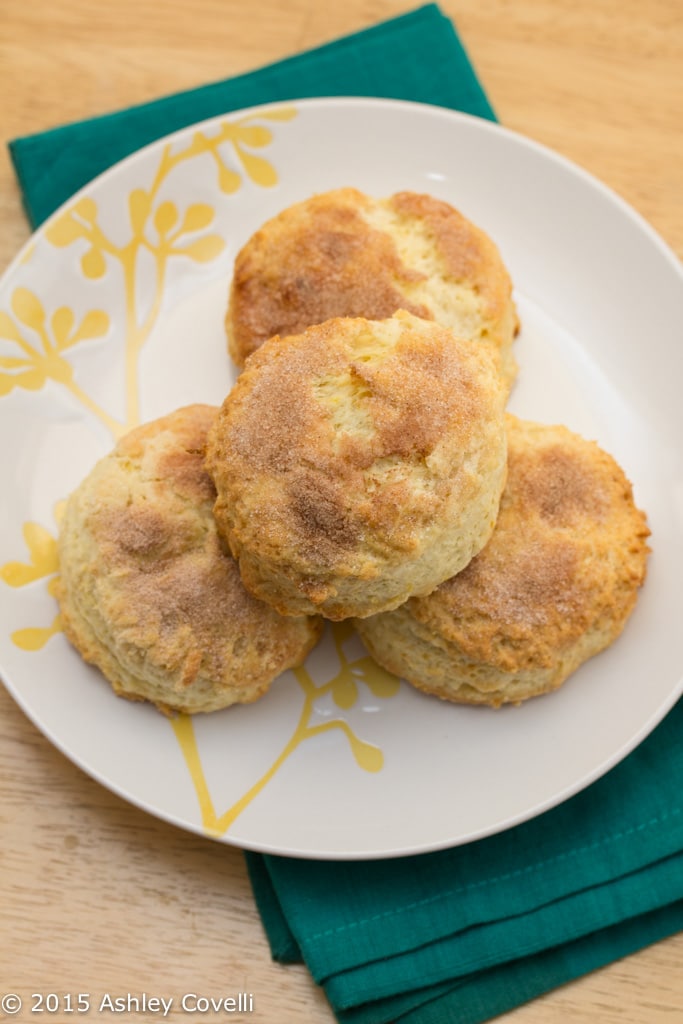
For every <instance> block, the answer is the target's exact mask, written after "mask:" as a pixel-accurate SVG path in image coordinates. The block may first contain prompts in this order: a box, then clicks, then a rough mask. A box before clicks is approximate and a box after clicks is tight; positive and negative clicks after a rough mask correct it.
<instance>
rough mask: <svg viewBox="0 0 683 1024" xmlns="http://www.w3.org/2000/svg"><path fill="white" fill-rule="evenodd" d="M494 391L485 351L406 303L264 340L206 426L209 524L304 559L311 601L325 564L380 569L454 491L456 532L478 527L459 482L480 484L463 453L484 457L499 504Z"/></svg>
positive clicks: (499, 421) (235, 544)
mask: <svg viewBox="0 0 683 1024" xmlns="http://www.w3.org/2000/svg"><path fill="white" fill-rule="evenodd" d="M503 401H504V394H503V388H502V386H501V384H500V381H499V378H498V376H497V373H496V370H495V367H494V361H493V359H492V358H491V356H490V355H489V354H488V353H487V352H486V351H484V350H483V349H482V348H481V347H479V346H475V345H473V344H471V343H468V342H461V341H458V340H457V339H455V338H454V336H453V334H452V333H451V332H450V331H448V330H446V329H444V328H441V327H440V326H438V325H436V324H433V323H429V322H426V321H423V320H421V319H418V318H416V317H414V316H411V315H410V314H408V313H405V312H400V313H398V314H397V315H396V316H395V317H393V318H391V319H388V320H384V321H381V322H377V321H374V322H370V321H368V320H366V319H364V318H354V319H348V318H341V319H337V320H331V321H329V320H328V321H326V322H325V323H323V324H320V325H316V326H314V327H311V328H309V329H308V330H307V331H306V332H304V333H303V334H301V335H296V336H291V337H287V338H277V337H276V338H273V339H271V340H270V341H268V342H267V343H266V344H264V345H263V346H262V347H261V348H260V349H259V350H258V351H256V352H255V353H254V355H253V356H252V357H251V358H250V360H249V362H248V364H247V367H246V369H245V370H244V372H243V373H242V374H241V376H240V377H239V378H238V380H237V383H236V385H235V387H234V388H233V390H232V392H231V393H230V394H229V395H228V397H227V398H226V400H225V402H224V404H223V408H222V410H221V412H220V413H219V416H218V418H217V420H216V425H215V427H214V429H213V431H212V434H211V437H210V442H209V447H208V466H209V470H210V472H211V474H212V476H213V478H214V480H215V482H216V486H217V491H218V499H217V503H216V507H215V514H216V518H217V521H218V523H219V526H220V528H221V529H222V531H223V533H224V535H225V536H226V537H227V538H228V540H229V543H230V546H231V548H232V550H233V553H235V554H236V555H238V556H239V555H240V554H242V552H243V549H244V548H246V549H248V550H258V551H260V552H262V553H263V555H264V558H266V559H268V558H270V557H272V558H274V559H277V560H279V561H281V562H282V563H283V564H287V563H290V562H291V564H292V565H293V566H297V567H298V568H297V569H296V571H297V572H303V571H304V570H305V567H306V566H308V567H310V574H311V579H310V582H309V583H308V584H307V583H306V582H303V583H302V585H301V586H302V589H303V590H307V589H308V592H309V596H311V598H312V599H313V600H314V601H315V600H316V599H317V598H316V586H317V584H316V579H317V578H319V575H320V572H323V571H324V570H325V569H326V568H327V569H328V570H333V571H334V572H336V573H339V574H340V576H349V575H353V576H356V577H363V576H365V577H367V578H368V579H372V578H373V577H377V576H378V575H380V574H381V571H382V569H381V567H382V566H383V565H385V564H386V563H387V562H391V561H392V560H394V559H396V560H400V559H402V558H405V557H406V556H408V557H412V556H413V554H415V555H417V554H418V553H419V551H420V548H421V546H422V545H423V544H424V543H425V541H426V542H427V543H428V542H429V537H430V535H431V532H432V530H433V528H436V527H439V528H440V527H442V525H443V524H442V523H441V522H440V518H439V517H440V516H442V515H443V514H444V509H445V507H446V505H449V507H451V506H456V507H457V502H458V496H459V495H461V496H462V505H463V508H462V515H463V529H464V530H469V529H473V530H478V529H479V528H480V524H479V523H476V524H469V523H467V521H466V520H467V515H468V502H469V501H470V500H471V498H470V494H469V491H470V489H474V488H477V489H479V488H481V486H482V485H481V480H480V479H476V480H473V479H472V478H473V476H476V475H477V474H473V473H471V472H470V469H469V468H468V465H467V460H468V458H471V459H472V460H473V461H476V459H478V458H480V456H481V461H480V463H479V467H480V469H481V471H482V472H484V473H490V474H491V477H492V482H491V494H492V495H493V496H494V497H492V501H495V505H496V507H497V501H498V498H499V494H500V488H501V487H502V474H503V472H504V469H501V468H500V466H501V464H502V465H503V466H504V463H505V446H504V431H503V418H502V407H503ZM482 449H485V451H484V452H483V454H482V451H481V450H482ZM484 467H485V468H484ZM452 514H453V513H452V511H451V515H452ZM489 515H490V513H487V516H489ZM493 518H494V519H495V514H494V516H493ZM488 525H489V524H488V522H487V524H486V528H487V530H488ZM241 568H242V570H243V578H245V581H247V585H250V583H249V581H248V580H247V578H246V577H245V576H244V565H243V563H242V562H241ZM441 578H444V577H443V576H442V577H441ZM415 592H418V590H417V588H416V591H415ZM275 606H276V607H277V604H276V605H275Z"/></svg>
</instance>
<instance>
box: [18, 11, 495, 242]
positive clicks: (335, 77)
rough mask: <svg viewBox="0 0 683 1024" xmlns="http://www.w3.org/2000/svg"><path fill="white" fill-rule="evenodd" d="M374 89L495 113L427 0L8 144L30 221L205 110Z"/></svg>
mask: <svg viewBox="0 0 683 1024" xmlns="http://www.w3.org/2000/svg"><path fill="white" fill-rule="evenodd" d="M315 96H375V97H380V98H383V99H395V100H414V101H416V102H422V103H432V104H435V105H437V106H444V107H455V108H457V109H458V110H463V111H466V112H467V113H469V114H476V115H477V116H479V117H487V118H491V119H494V113H493V110H492V108H491V106H490V104H489V102H488V99H487V97H486V94H485V93H484V90H483V89H482V87H481V85H480V84H479V80H478V79H477V76H476V75H475V74H474V72H473V70H472V67H471V65H470V63H469V60H468V57H467V54H466V53H465V50H464V49H463V47H462V45H461V43H460V40H459V39H458V36H457V34H456V32H455V29H454V27H453V24H452V22H450V21H449V20H448V18H445V17H444V16H443V14H442V13H441V11H440V10H439V8H438V7H437V6H436V5H435V4H428V5H427V6H425V7H420V8H418V9H417V10H415V11H410V12H409V13H407V14H404V15H401V16H400V17H398V18H393V19H392V20H391V21H386V22H383V23H382V24H380V25H375V26H373V27H372V28H369V29H365V30H364V31H363V32H358V33H356V34H354V35H350V36H344V37H343V38H342V39H338V40H336V41H334V42H332V43H328V44H327V45H326V46H320V47H318V48H317V49H315V50H310V51H308V52H307V53H301V54H297V55H296V56H294V57H289V58H288V59H286V60H283V61H280V62H279V63H277V64H270V65H268V66H267V67H264V68H260V69H259V70H257V71H252V72H250V73H248V74H245V75H240V76H239V77H236V78H228V79H226V80H224V81H221V82H215V83H213V84H211V85H206V86H202V87H201V88H199V89H192V90H189V91H187V92H181V93H176V94H175V95H173V96H167V97H164V98H162V99H159V100H155V101H154V102H152V103H145V104H142V105H140V106H137V107H132V108H130V109H128V110H122V111H117V112H115V113H112V114H106V115H104V116H102V117H96V118H93V119H92V120H88V121H79V122H76V123H74V124H68V125H63V126H59V127H57V128H54V129H52V130H51V131H46V132H41V133H39V134H37V135H28V136H23V137H22V138H19V139H14V140H13V141H12V142H10V144H9V151H10V156H11V158H12V162H13V164H14V169H15V172H16V175H17V178H18V180H19V184H20V185H21V188H22V196H23V200H24V206H25V209H26V213H27V215H28V219H29V221H30V222H31V224H32V225H33V226H34V227H36V226H37V225H38V224H41V223H42V222H43V221H44V220H45V219H46V217H48V216H49V215H50V214H51V213H53V212H54V210H56V209H57V207H59V206H61V205H62V203H64V202H66V200H67V199H68V198H69V197H70V196H72V195H73V193H74V192H75V191H76V190H77V189H79V188H81V187H82V186H83V185H86V184H87V183H88V182H89V181H92V179H93V178H94V177H96V175H98V174H100V173H101V172H102V171H105V170H106V169H107V168H108V167H110V166H111V165H112V164H114V163H117V162H118V161H119V160H122V159H123V158H124V157H126V156H129V155H130V154H131V153H135V152H136V151H137V150H138V149H140V148H141V147H142V146H146V145H147V144H148V143H150V142H154V141H155V140H156V139H159V138H162V137H163V136H164V135H168V134H169V133H170V132H174V131H176V130H178V129H180V128H185V127H186V126H187V125H189V124H195V123H196V122H197V121H203V120H204V119H205V118H209V117H216V116H218V115H219V114H226V113H228V112H229V111H231V110H240V109H244V108H245V107H253V106H257V105H258V104H260V103H272V102H273V101H274V100H278V101H281V100H294V99H305V98H307V97H315Z"/></svg>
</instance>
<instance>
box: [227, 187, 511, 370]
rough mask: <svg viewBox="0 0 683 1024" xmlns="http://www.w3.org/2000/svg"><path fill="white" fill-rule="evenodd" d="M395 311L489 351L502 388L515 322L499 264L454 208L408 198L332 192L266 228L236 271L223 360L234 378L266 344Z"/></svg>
mask: <svg viewBox="0 0 683 1024" xmlns="http://www.w3.org/2000/svg"><path fill="white" fill-rule="evenodd" d="M398 309H406V310H408V311H409V312H411V313H414V314H415V315H416V316H421V317H425V318H427V319H430V320H435V321H437V322H439V323H441V324H443V325H445V326H447V327H450V328H452V329H453V330H454V331H455V333H456V334H458V335H460V336H461V337H467V338H471V339H473V340H477V341H481V342H483V343H485V344H486V345H488V346H490V347H491V349H492V350H493V352H494V353H495V355H496V357H497V359H498V360H499V368H500V372H501V373H502V375H503V377H504V379H505V380H506V383H507V385H508V388H509V387H510V386H511V384H512V381H513V380H514V378H515V375H516V369H517V367H516V363H515V359H514V356H513V354H512V343H513V339H514V336H515V333H516V331H517V328H518V318H517V313H516V309H515V305H514V301H513V298H512V282H511V280H510V275H509V274H508V271H507V269H506V267H505V265H504V263H503V260H502V258H501V255H500V252H499V250H498V248H497V246H496V245H495V243H494V242H493V241H492V239H491V238H490V237H489V236H488V235H487V234H486V233H485V232H484V231H483V230H481V229H480V228H478V227H477V226H476V225H474V224H472V223H471V221H469V220H468V219H467V218H466V217H464V216H463V215H462V214H461V213H460V212H459V211H458V210H456V209H455V208H454V207H453V206H451V205H450V204H448V203H446V202H444V201H442V200H439V199H435V198H433V197H432V196H429V195H423V194H419V193H415V192H399V193H397V194H395V195H393V196H390V197H389V198H386V199H375V198H371V197H369V196H367V195H364V194H363V193H361V192H359V191H358V190H356V189H352V188H343V189H336V190H334V191H331V192H326V193H323V194H320V195H315V196H313V197H311V198H310V199H307V200H305V201H303V202H300V203H297V204H295V205H294V206H290V207H288V208H287V209H285V210H284V211H282V212H281V213H280V214H279V215H277V216H276V217H274V218H273V219H271V220H269V221H268V222H267V223H266V224H264V225H263V227H261V228H260V230H258V231H257V232H256V233H255V234H254V235H252V237H251V238H250V239H249V240H248V241H247V243H246V244H245V245H244V246H243V248H242V249H241V251H240V252H239V254H238V256H237V259H236V261H235V267H234V274H233V278H232V284H231V289H230V301H229V307H228V313H227V317H226V331H227V335H228V344H229V350H230V353H231V355H232V357H233V359H234V360H235V362H236V363H237V364H238V365H239V366H242V365H243V364H244V362H245V360H246V358H247V357H248V356H249V355H250V354H251V352H253V351H254V350H255V349H256V348H258V346H259V345H261V344H262V343H263V342H264V341H266V339H268V338H270V337H271V336H272V335H274V334H279V335H281V336H282V335H287V334H298V333H300V332H301V331H303V330H305V329H306V328H307V327H309V326H310V325H311V324H315V323H322V322H323V321H324V320H328V319H330V318H332V317H358V316H362V317H366V318H367V319H372V320H380V319H384V318H386V317H388V316H391V315H392V314H393V313H395V312H396V311H397V310H398Z"/></svg>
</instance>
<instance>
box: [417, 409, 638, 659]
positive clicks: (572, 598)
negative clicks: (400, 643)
mask: <svg viewBox="0 0 683 1024" xmlns="http://www.w3.org/2000/svg"><path fill="white" fill-rule="evenodd" d="M506 419H507V423H508V479H507V483H506V486H505V490H504V492H503V496H502V499H501V504H500V512H499V516H498V521H497V523H496V528H495V531H494V533H493V536H492V537H491V540H490V541H489V543H488V544H487V545H486V547H485V548H484V549H483V551H481V552H480V553H479V554H478V555H477V556H476V557H475V558H473V559H472V561H471V562H470V564H469V565H468V566H467V567H466V568H465V569H464V570H463V571H462V572H461V573H459V574H458V575H457V576H455V577H453V578H452V579H451V580H448V581H447V582H446V583H444V584H442V585H441V586H440V587H439V588H438V590H437V591H436V592H435V593H434V595H432V597H431V598H427V599H424V600H423V599H420V598H413V599H411V601H410V602H409V606H407V607H409V608H410V613H411V615H413V616H414V617H415V619H417V621H418V622H420V623H422V624H424V625H427V626H428V627H429V628H430V629H432V630H434V631H435V632H438V633H439V634H440V635H441V636H442V637H444V638H445V639H446V640H447V641H450V642H453V643H455V644H457V645H458V648H459V650H460V651H461V653H462V654H463V655H464V656H465V657H469V658H471V659H472V660H473V661H475V662H481V663H485V664H487V665H491V666H495V667H497V668H498V669H500V670H502V671H504V672H516V671H522V670H524V669H531V668H534V667H547V666H550V665H552V664H553V663H554V662H556V661H557V659H558V657H561V651H562V650H563V649H570V648H571V647H572V645H573V644H575V643H578V642H579V641H580V640H581V638H582V637H583V636H584V635H585V634H586V633H587V632H588V631H589V630H590V631H592V632H593V633H598V632H600V633H602V634H603V636H604V638H605V643H606V642H610V641H611V640H612V639H614V638H615V637H616V635H618V633H619V632H620V631H621V629H622V627H623V625H624V622H625V620H626V618H627V616H628V614H629V612H630V611H631V609H632V607H633V605H634V604H635V601H636V596H637V589H638V587H640V586H641V584H642V583H643V581H644V579H645V574H646V559H647V554H648V551H649V548H648V545H647V538H648V536H649V533H650V531H649V528H648V526H647V521H646V517H645V515H644V513H643V512H641V511H640V510H639V509H638V508H636V506H635V504H634V501H633V492H632V487H631V484H630V483H629V481H628V479H627V478H626V476H625V474H624V472H623V470H622V469H621V467H620V466H619V465H618V464H617V463H616V461H615V460H614V459H613V458H612V457H611V456H610V455H609V454H607V453H606V452H604V451H603V450H602V449H601V448H599V447H598V445H597V444H595V443H593V442H589V441H586V440H584V439H583V438H581V437H580V436H578V435H576V434H574V433H573V432H571V431H569V430H568V429H567V428H566V427H564V426H545V425H541V424H536V423H531V422H526V421H521V420H518V419H517V418H516V417H514V416H512V415H510V414H508V416H507V417H506ZM604 645H605V644H603V646H604Z"/></svg>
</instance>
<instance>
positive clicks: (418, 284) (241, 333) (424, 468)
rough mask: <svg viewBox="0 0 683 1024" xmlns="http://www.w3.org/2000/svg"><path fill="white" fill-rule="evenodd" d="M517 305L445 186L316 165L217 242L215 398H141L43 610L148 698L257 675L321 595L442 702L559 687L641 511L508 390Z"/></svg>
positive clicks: (640, 573) (254, 681)
mask: <svg viewBox="0 0 683 1024" xmlns="http://www.w3.org/2000/svg"><path fill="white" fill-rule="evenodd" d="M518 327H519V324H518V317H517V312H516V309H515V305H514V301H513V297H512V282H511V280H510V276H509V274H508V272H507V270H506V268H505V266H504V264H503V262H502V260H501V257H500V254H499V252H498V249H497V247H496V246H495V244H494V243H493V242H492V241H491V239H490V238H489V237H488V236H487V235H486V234H485V233H484V232H483V231H481V230H480V229H479V228H477V227H476V226H475V225H473V224H472V223H470V222H469V221H468V220H467V219H466V218H465V217H463V216H462V214H461V213H459V212H458V211H457V210H455V209H454V208H453V207H452V206H450V205H448V204H447V203H444V202H442V201H440V200H437V199H434V198H432V197H430V196H426V195H418V194H415V193H411V192H403V193H399V194H397V195H394V196H391V197H390V198H388V199H381V200H377V199H373V198H370V197H368V196H366V195H363V194H362V193H360V192H358V191H357V190H355V189H351V188H344V189H337V190H335V191H332V192H328V193H325V194H322V195H317V196H314V197H312V198H311V199H309V200H306V201H304V202H301V203H298V204H296V205H295V206H291V207H289V208H288V209H286V210H284V211H283V212H282V213H280V214H279V215H278V216H276V217H275V218H273V219H272V220H270V221H268V222H267V223H266V224H264V225H263V227H262V228H261V229H260V230H259V231H257V232H256V233H255V234H254V235H253V236H252V237H251V239H250V240H249V241H248V242H247V243H246V245H245V246H244V247H243V249H242V250H241V252H240V253H239V254H238V256H237V259H236V262H235V268H234V274H233V278H232V283H231V290H230V298H229V303H228V312H227V317H226V331H227V338H228V349H229V352H230V355H231V356H232V358H233V360H234V361H235V362H236V363H237V365H238V366H239V367H241V368H242V372H241V373H240V376H239V377H238V379H237V382H236V384H235V385H234V387H233V389H232V390H231V391H230V393H229V394H228V395H227V397H226V399H225V401H224V402H223V405H222V407H221V408H215V407H212V406H208V405H193V406H188V407H185V408H182V409H179V410H177V411H176V412H174V413H171V414H170V415H168V416H165V417H163V418H161V419H159V420H156V421H154V422H152V423H148V424H145V425H143V426H141V427H139V428H137V429H135V430H133V431H131V432H130V433H129V434H128V435H127V436H126V437H124V438H123V439H122V440H121V441H120V442H119V443H118V444H117V446H116V447H115V449H114V450H113V451H112V452H111V453H110V454H109V455H108V456H106V457H105V458H104V459H101V460H100V461H99V462H98V464H97V465H96V466H95V467H94V469H93V470H92V472H91V473H90V474H89V476H88V477H87V478H86V479H85V480H84V481H83V483H82V484H81V485H80V486H79V487H78V488H77V490H76V491H75V492H74V493H73V494H72V495H71V497H70V498H69V501H68V503H67V507H66V512H65V515H64V518H63V520H62V525H61V530H60V541H59V557H60V581H59V590H58V600H59V603H60V606H61V611H62V620H63V623H64V630H65V633H66V635H67V637H68V638H69V640H70V641H71V642H72V644H73V645H74V646H75V648H76V649H77V650H78V651H79V652H80V654H81V655H82V656H83V657H84V658H85V659H86V660H87V661H89V662H91V663H93V664H95V665H96V666H98V668H99V669H100V670H101V671H102V673H103V674H104V676H105V677H106V678H107V679H108V680H109V682H110V684H111V686H112V687H113V689H114V690H115V692H116V693H118V694H120V695H121V696H124V697H127V698H129V699H133V700H147V701H151V702H152V703H154V704H155V705H156V706H157V707H158V708H159V709H160V710H162V711H164V712H166V713H174V712H179V711H180V712H186V713H194V712H200V711H214V710H217V709H219V708H224V707H227V706H228V705H230V704H234V703H244V702H249V701H253V700H255V699H257V698H258V697H260V696H261V695H262V694H264V693H265V692H266V691H267V690H268V689H269V687H270V685H271V683H272V682H273V681H274V680H275V679H276V678H277V676H278V675H280V674H281V673H282V672H283V671H284V670H285V669H287V668H290V667H293V666H295V665H298V664H301V663H302V662H303V661H304V659H305V658H306V656H307V655H308V653H309V652H310V651H311V649H312V648H313V647H314V645H315V644H316V643H317V641H318V640H319V638H320V636H321V633H322V627H323V622H324V620H325V619H329V620H334V621H339V620H342V619H352V620H353V622H354V624H355V626H356V629H357V631H358V633H359V634H360V637H361V638H362V640H363V642H364V644H365V646H366V647H367V649H368V651H369V652H370V654H371V655H372V657H373V658H374V659H375V660H376V661H377V662H378V663H379V664H380V665H382V666H383V667H384V668H386V669H388V670H389V671H390V672H393V673H395V674H396V675H398V676H401V677H403V678H404V679H406V680H407V681H408V682H409V683H411V684H413V685H414V686H415V687H417V688H419V689H420V690H423V691H424V692H426V693H429V694H434V695H436V696H438V697H441V698H443V699H446V700H449V701H455V702H461V703H462V702H464V703H469V704H488V705H491V706H499V705H501V704H503V703H507V702H512V703H520V702H521V701H523V700H526V699H527V698H529V697H533V696H536V695H539V694H542V693H546V692H548V691H550V690H553V689H555V688H557V687H558V686H559V685H560V684H561V683H562V682H563V681H564V680H565V679H566V678H567V676H568V675H570V673H572V672H573V671H574V670H575V669H576V668H578V666H579V665H580V664H581V663H582V662H584V661H585V660H586V659H587V658H589V657H591V656H592V655H594V654H596V653H597V652H598V651H600V650H602V649H604V648H605V647H607V646H608V645H609V644H611V643H612V641H614V640H615V639H616V637H617V636H618V635H619V634H620V632H621V631H622V629H623V627H624V625H625V623H626V620H627V618H628V616H629V614H630V613H631V611H632V609H633V607H634V605H635V602H636V596H637V592H638V588H639V587H640V586H641V584H642V583H643V581H644V578H645V572H646V560H647V554H648V550H649V549H648V545H647V538H648V536H649V530H648V526H647V522H646V518H645V516H644V514H643V513H642V512H641V511H640V510H639V509H637V508H636V506H635V504H634V500H633V492H632V488H631V485H630V483H629V481H628V480H627V479H626V477H625V475H624V473H623V472H622V470H621V469H620V467H619V466H618V465H617V463H616V462H615V461H614V459H613V458H612V457H611V456H610V455H608V454H607V453H606V452H604V451H602V450H601V449H600V448H599V447H598V446H597V445H596V444H595V443H593V442H590V441H587V440H584V439H583V438H581V437H579V436H578V435H576V434H575V433H572V432H571V431H569V430H568V429H567V428H566V427H564V426H546V425H541V424H536V423H531V422H525V421H522V420H520V419H518V418H517V417H515V416H513V415H512V414H510V413H509V412H507V410H506V405H507V400H508V397H509V394H510V390H511V388H512V386H513V383H514V380H515V376H516V373H517V365H516V362H515V359H514V356H513V352H512V349H513V342H514V338H515V335H516V334H517V331H518Z"/></svg>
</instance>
